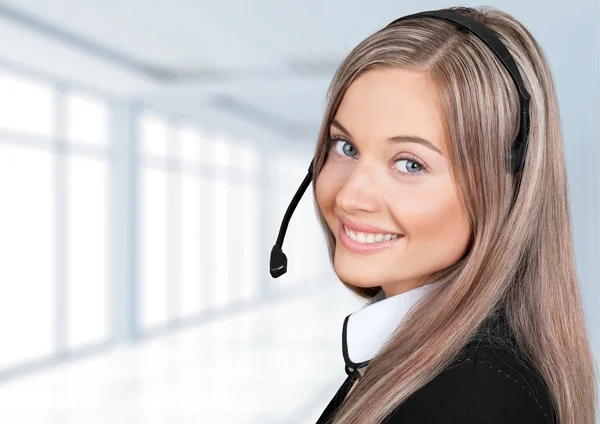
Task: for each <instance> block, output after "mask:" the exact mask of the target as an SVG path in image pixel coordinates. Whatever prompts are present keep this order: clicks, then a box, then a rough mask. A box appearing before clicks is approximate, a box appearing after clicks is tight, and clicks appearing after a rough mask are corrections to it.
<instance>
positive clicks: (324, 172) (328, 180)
mask: <svg viewBox="0 0 600 424" xmlns="http://www.w3.org/2000/svg"><path fill="white" fill-rule="evenodd" d="M338 184H339V183H338V181H336V178H335V174H334V173H332V172H331V171H330V167H328V166H327V165H325V166H324V167H323V168H322V169H321V172H320V173H319V176H318V178H317V180H316V182H315V194H316V197H317V204H318V205H319V209H320V211H321V213H322V214H323V215H324V216H325V218H326V219H327V222H328V223H329V225H330V226H331V219H332V218H333V206H334V202H335V195H336V193H337V192H338V190H339V187H338Z"/></svg>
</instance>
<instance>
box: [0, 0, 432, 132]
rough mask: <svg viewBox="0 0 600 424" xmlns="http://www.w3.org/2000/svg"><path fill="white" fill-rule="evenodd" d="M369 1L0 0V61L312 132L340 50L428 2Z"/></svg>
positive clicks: (167, 105)
mask: <svg viewBox="0 0 600 424" xmlns="http://www.w3.org/2000/svg"><path fill="white" fill-rule="evenodd" d="M373 4H374V2H372V1H368V0H356V1H344V2H342V1H341V0H302V1H294V2H292V1H276V0H252V1H243V0H238V1H232V0H219V1H216V0H176V1H174V0H102V1H98V0H95V1H94V0H7V1H2V0H0V40H10V42H9V43H6V42H0V64H1V62H2V60H4V61H5V62H7V63H9V64H11V65H15V66H22V67H24V68H26V69H28V70H36V71H40V72H42V73H43V74H47V75H51V76H52V77H58V78H60V79H63V80H66V81H73V82H77V83H80V84H84V85H88V86H91V87H95V88H97V89H99V90H102V91H103V92H106V93H109V94H111V95H117V96H128V97H133V98H136V99H139V100H142V101H144V102H146V103H148V104H151V105H153V106H155V107H156V108H160V109H167V110H169V111H172V112H173V113H174V114H176V115H181V116H185V117H193V118H194V119H198V120H201V121H203V122H205V123H206V124H207V125H210V124H213V125H229V124H230V122H231V120H232V118H233V119H235V120H236V122H239V121H244V122H247V123H250V124H252V123H254V124H256V125H254V126H259V127H262V128H263V129H264V128H269V129H270V130H272V132H275V133H280V134H281V133H283V134H287V135H289V136H290V137H291V138H300V139H310V140H311V141H312V139H314V135H316V131H317V130H318V123H319V121H320V117H321V114H322V110H323V106H324V99H325V94H326V90H327V87H328V84H329V81H330V79H331V77H332V75H333V72H334V71H335V69H336V66H337V65H338V64H339V63H340V61H341V60H342V59H343V57H344V56H345V55H346V54H348V52H349V51H350V50H351V49H352V47H353V46H354V45H356V44H357V43H358V42H359V41H360V40H362V39H363V38H364V37H366V36H367V35H369V34H370V33H372V32H374V31H376V30H377V29H379V28H381V27H383V26H385V25H386V24H387V23H389V22H391V21H392V20H393V19H395V18H396V17H398V16H401V15H403V14H407V13H410V12H413V11H416V9H415V8H418V7H419V5H420V6H421V8H422V7H423V5H422V3H420V4H417V3H416V2H410V5H409V2H402V1H397V0H396V1H393V0H386V1H379V2H376V7H374V6H373ZM411 6H412V7H411ZM438 6H439V5H438ZM240 125H242V126H243V125H244V124H240Z"/></svg>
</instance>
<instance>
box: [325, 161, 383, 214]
mask: <svg viewBox="0 0 600 424" xmlns="http://www.w3.org/2000/svg"><path fill="white" fill-rule="evenodd" d="M335 202H336V205H337V206H338V207H339V208H340V209H341V210H342V211H343V212H344V213H345V214H352V213H356V212H377V211H378V210H379V209H380V204H381V202H380V198H379V195H378V190H377V183H376V181H375V179H374V178H373V176H372V172H371V171H370V170H369V168H368V167H366V166H360V165H357V166H356V167H355V168H354V169H353V170H352V173H351V174H350V175H349V177H348V179H347V180H346V182H345V183H344V184H343V186H342V187H341V189H340V190H339V191H338V192H337V194H336V197H335Z"/></svg>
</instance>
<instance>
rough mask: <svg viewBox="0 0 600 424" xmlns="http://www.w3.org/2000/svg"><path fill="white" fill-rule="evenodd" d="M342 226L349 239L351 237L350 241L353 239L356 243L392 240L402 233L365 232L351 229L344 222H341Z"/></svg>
mask: <svg viewBox="0 0 600 424" xmlns="http://www.w3.org/2000/svg"><path fill="white" fill-rule="evenodd" d="M342 226H343V230H344V232H345V233H346V235H347V236H348V237H349V238H350V239H352V241H354V242H356V243H362V244H373V243H381V242H384V241H389V240H394V239H396V238H398V237H400V236H402V234H392V233H389V234H383V233H365V232H362V231H353V230H351V229H350V228H348V227H347V226H346V225H344V224H342Z"/></svg>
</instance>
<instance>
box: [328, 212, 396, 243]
mask: <svg viewBox="0 0 600 424" xmlns="http://www.w3.org/2000/svg"><path fill="white" fill-rule="evenodd" d="M337 218H338V219H339V221H340V222H341V223H342V224H344V225H345V226H346V227H348V228H349V229H351V230H353V231H358V232H361V233H372V234H398V235H399V237H398V238H400V237H401V236H403V235H404V234H399V233H396V232H395V231H388V230H385V229H383V228H379V227H374V226H372V225H366V224H359V223H358V222H352V221H350V220H349V219H348V218H343V217H341V216H338V217H337Z"/></svg>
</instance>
